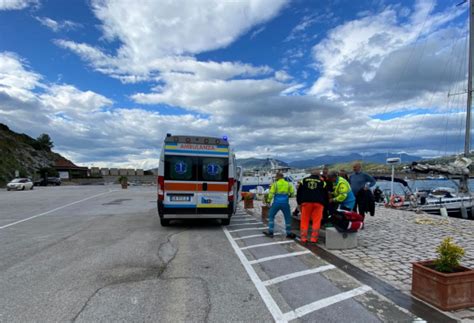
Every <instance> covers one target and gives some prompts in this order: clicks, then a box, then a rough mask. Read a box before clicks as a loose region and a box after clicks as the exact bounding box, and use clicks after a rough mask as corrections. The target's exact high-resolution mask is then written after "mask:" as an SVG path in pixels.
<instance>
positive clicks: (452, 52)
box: [410, 34, 468, 140]
mask: <svg viewBox="0 0 474 323" xmlns="http://www.w3.org/2000/svg"><path fill="white" fill-rule="evenodd" d="M463 39H465V42H464V50H463V51H462V52H461V53H465V52H466V49H467V40H468V38H467V34H466V35H465V36H461V37H458V38H456V40H455V41H454V43H453V46H452V47H451V52H450V54H449V55H448V56H447V63H446V64H443V65H444V69H443V72H442V73H441V74H440V76H439V78H438V82H437V83H433V86H432V88H431V90H430V91H429V92H431V96H430V99H429V100H428V107H429V106H431V104H432V102H433V99H434V96H435V95H436V94H437V91H436V89H435V88H436V86H437V84H439V83H441V77H442V76H443V75H446V74H447V70H448V68H449V67H451V65H454V62H455V60H450V59H449V58H450V57H453V56H454V55H453V54H454V51H455V48H456V46H457V45H458V42H459V41H460V40H463ZM464 60H465V58H464ZM449 70H451V71H455V70H456V69H455V68H454V66H453V68H450V69H449ZM455 77H456V74H455V72H454V73H449V78H450V79H451V81H450V82H449V83H454V79H455ZM428 115H429V114H427V113H425V114H423V115H422V116H421V120H420V122H419V123H420V124H423V123H424V121H425V119H426V118H427V116H428ZM418 131H419V128H418V127H417V128H415V131H414V132H413V134H412V136H411V137H410V140H413V139H414V138H415V137H416V136H418V134H419V133H418Z"/></svg>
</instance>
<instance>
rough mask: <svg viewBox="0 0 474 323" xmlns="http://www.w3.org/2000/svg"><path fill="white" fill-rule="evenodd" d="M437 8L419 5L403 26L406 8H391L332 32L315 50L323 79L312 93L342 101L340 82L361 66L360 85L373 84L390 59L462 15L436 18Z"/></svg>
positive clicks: (424, 3) (429, 3)
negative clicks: (352, 68) (382, 66)
mask: <svg viewBox="0 0 474 323" xmlns="http://www.w3.org/2000/svg"><path fill="white" fill-rule="evenodd" d="M434 6H435V3H434V0H431V1H417V2H416V4H415V7H414V10H413V12H412V14H411V16H409V19H408V22H407V23H404V24H400V22H399V16H404V15H406V14H407V10H406V8H401V9H400V10H398V11H397V9H396V8H394V7H391V6H389V7H387V8H386V9H385V10H383V11H382V12H380V13H378V14H376V15H370V16H365V17H363V18H360V19H356V20H353V21H349V22H346V23H344V24H343V25H340V26H338V27H336V28H334V29H333V30H331V31H330V32H329V33H328V36H327V38H325V39H324V40H323V41H321V42H320V43H319V44H317V45H316V46H314V48H313V55H314V59H315V62H316V66H317V68H318V70H319V71H320V72H321V76H320V77H319V79H318V80H317V81H316V82H315V83H314V85H313V86H312V88H311V90H310V91H309V93H310V94H312V95H316V96H328V97H332V98H339V97H340V96H341V92H342V91H340V90H338V89H340V88H341V84H339V83H338V78H340V77H343V76H345V75H349V74H348V70H349V69H350V68H351V67H353V66H355V65H358V66H360V69H359V71H358V73H359V74H361V75H362V76H363V78H362V80H361V81H362V82H370V81H371V80H372V79H373V78H374V77H375V76H376V74H377V73H378V72H380V66H381V64H382V62H383V61H384V59H386V58H387V57H388V56H389V55H392V54H393V53H395V52H396V51H400V50H403V49H405V48H407V47H408V46H410V45H411V44H413V43H414V42H415V40H416V39H417V38H419V39H421V41H424V40H425V39H426V38H425V37H427V36H429V35H431V34H432V33H433V32H435V31H436V30H437V29H438V28H440V26H443V25H445V24H446V23H447V22H449V21H452V20H453V19H454V18H456V17H457V16H459V15H460V14H461V13H462V10H461V9H453V8H449V10H447V11H446V12H440V13H436V14H433V13H432V10H433V8H434ZM351 72H355V71H351ZM399 74H400V71H398V75H399ZM344 85H345V84H342V90H344V89H345V87H344Z"/></svg>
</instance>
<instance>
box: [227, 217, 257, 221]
mask: <svg viewBox="0 0 474 323" xmlns="http://www.w3.org/2000/svg"><path fill="white" fill-rule="evenodd" d="M232 221H235V222H240V221H257V220H256V219H252V218H250V217H249V218H248V219H234V217H232Z"/></svg>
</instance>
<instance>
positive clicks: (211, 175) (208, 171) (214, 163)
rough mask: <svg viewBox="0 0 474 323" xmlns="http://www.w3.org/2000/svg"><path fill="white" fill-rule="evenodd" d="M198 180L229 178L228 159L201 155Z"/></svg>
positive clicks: (224, 180)
mask: <svg viewBox="0 0 474 323" xmlns="http://www.w3.org/2000/svg"><path fill="white" fill-rule="evenodd" d="M199 164H200V165H199V180H200V181H208V182H226V181H227V180H228V178H229V159H228V158H214V157H201V158H200V163H199Z"/></svg>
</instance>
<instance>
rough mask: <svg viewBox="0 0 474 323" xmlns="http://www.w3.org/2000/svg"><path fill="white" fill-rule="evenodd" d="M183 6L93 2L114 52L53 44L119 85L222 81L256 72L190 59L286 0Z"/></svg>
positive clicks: (208, 0)
mask: <svg viewBox="0 0 474 323" xmlns="http://www.w3.org/2000/svg"><path fill="white" fill-rule="evenodd" d="M185 2H186V3H183V2H179V3H178V2H172V1H171V2H170V1H147V2H130V1H126V0H122V1H105V0H97V1H93V2H92V7H93V10H94V13H95V14H96V16H97V17H98V18H99V19H100V20H101V21H102V30H103V32H104V36H105V38H106V39H108V40H118V41H119V42H120V44H121V45H120V47H119V48H118V50H117V52H116V53H115V54H106V53H105V52H104V51H103V50H101V49H99V48H95V47H92V46H90V45H87V44H80V43H76V42H73V41H66V40H57V41H56V44H58V45H59V46H61V47H63V48H67V49H70V50H72V51H74V52H75V53H76V54H78V55H80V56H81V57H82V58H83V59H85V60H86V61H88V62H90V63H91V64H92V66H93V67H94V68H95V69H96V70H98V71H100V72H102V73H105V74H108V75H111V76H113V77H116V78H119V79H121V80H123V81H125V82H133V81H135V80H137V81H140V80H144V79H151V78H152V77H153V76H154V75H156V74H157V73H160V72H163V71H164V72H166V71H167V70H173V71H175V70H176V69H178V70H182V71H186V69H197V71H191V72H196V73H199V72H204V73H208V72H209V73H211V74H221V73H222V72H224V73H229V72H230V71H229V69H232V70H233V71H232V72H231V73H230V74H229V76H228V77H233V76H236V75H242V74H243V75H245V74H246V73H248V72H250V74H253V73H254V72H252V71H249V70H250V69H252V70H255V69H261V68H254V67H250V66H248V65H247V64H242V63H228V62H224V63H217V62H197V61H196V60H195V59H194V58H193V56H192V55H194V54H198V53H202V52H206V51H210V50H214V49H218V48H223V47H226V46H228V45H229V44H231V43H232V42H233V41H235V40H236V39H237V38H238V37H240V36H241V35H243V34H244V33H246V32H248V31H249V30H250V29H251V28H252V27H254V26H257V25H259V24H262V23H264V22H266V21H268V20H270V19H272V18H273V17H275V16H276V15H277V14H278V13H279V11H280V10H281V9H282V8H283V7H284V5H285V4H286V3H287V0H274V1H273V0H272V1H270V0H242V1H214V0H206V1H200V2H195V1H191V0H188V1H185ZM191 65H195V67H194V66H191ZM236 68H237V69H239V70H238V71H237V70H236ZM240 68H242V69H240ZM263 68H264V69H266V68H265V67H263ZM204 69H205V70H206V71H204Z"/></svg>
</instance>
